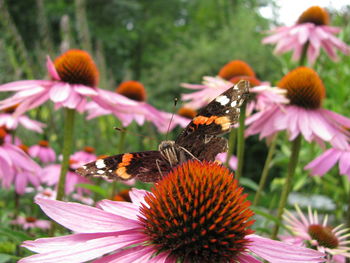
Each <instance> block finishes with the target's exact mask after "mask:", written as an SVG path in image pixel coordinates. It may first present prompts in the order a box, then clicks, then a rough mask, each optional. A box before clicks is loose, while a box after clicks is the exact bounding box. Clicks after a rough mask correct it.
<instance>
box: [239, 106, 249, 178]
mask: <svg viewBox="0 0 350 263" xmlns="http://www.w3.org/2000/svg"><path fill="white" fill-rule="evenodd" d="M246 108H247V101H244V102H243V104H242V106H241V114H240V115H239V127H238V134H237V158H238V165H237V171H236V179H237V180H238V179H239V178H240V177H241V175H242V171H243V159H244V130H245V112H246Z"/></svg>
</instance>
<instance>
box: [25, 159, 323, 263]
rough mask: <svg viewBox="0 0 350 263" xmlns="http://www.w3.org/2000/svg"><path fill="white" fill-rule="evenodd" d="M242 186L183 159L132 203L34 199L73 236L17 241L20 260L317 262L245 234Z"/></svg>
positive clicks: (210, 166) (217, 169)
mask: <svg viewBox="0 0 350 263" xmlns="http://www.w3.org/2000/svg"><path fill="white" fill-rule="evenodd" d="M242 191H243V188H241V187H239V186H238V182H237V180H235V179H234V176H233V174H232V173H230V172H229V170H228V169H227V168H225V167H222V166H220V165H218V164H215V163H206V162H204V163H201V162H198V161H190V162H187V163H184V164H182V165H181V166H178V167H177V168H175V169H174V170H173V171H172V172H170V173H169V174H168V175H167V176H166V177H164V179H163V180H162V181H160V182H158V183H157V184H156V185H155V187H154V189H153V191H152V192H146V191H141V190H133V191H132V192H131V193H130V197H131V200H132V203H128V202H117V201H110V200H104V201H101V202H100V203H99V208H95V207H89V206H85V205H81V204H76V203H65V202H61V201H54V200H47V199H38V200H37V203H38V204H39V205H40V206H41V208H42V209H43V211H44V212H45V213H46V214H47V215H48V216H49V217H51V218H52V219H53V220H55V221H57V222H58V223H60V224H61V225H63V226H65V227H67V228H68V229H70V230H72V231H74V234H72V235H67V236H61V237H54V238H41V239H37V240H34V241H25V242H24V243H23V246H24V247H26V248H28V249H30V250H32V251H34V252H36V253H38V254H36V255H33V256H30V257H27V258H23V259H21V260H20V261H19V262H20V263H28V262H46V263H50V262H55V263H56V262H86V261H89V260H93V259H96V258H98V259H97V260H95V261H94V262H120V263H123V262H124V263H127V262H128V263H131V262H133V263H137V262H139V263H141V262H168V263H171V262H172V263H175V262H177V261H178V260H182V261H184V262H242V263H248V262H250V263H253V262H254V263H257V262H261V261H260V260H259V259H257V258H256V257H259V258H263V259H266V260H268V261H269V262H272V263H292V262H293V263H296V262H309V263H311V262H323V261H324V260H323V256H324V254H323V253H321V252H318V251H315V250H311V249H307V248H302V247H297V246H293V245H288V244H285V243H282V242H279V241H275V240H270V239H267V238H263V237H260V236H257V235H254V234H253V231H252V230H251V229H250V226H251V225H252V224H253V223H254V221H253V220H251V216H252V215H253V212H252V211H251V210H250V208H249V205H250V204H249V202H248V201H247V200H246V195H245V194H242Z"/></svg>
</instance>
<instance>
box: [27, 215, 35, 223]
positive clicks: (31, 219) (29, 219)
mask: <svg viewBox="0 0 350 263" xmlns="http://www.w3.org/2000/svg"><path fill="white" fill-rule="evenodd" d="M36 220H37V219H36V218H35V217H32V216H27V217H26V221H27V223H34V222H36Z"/></svg>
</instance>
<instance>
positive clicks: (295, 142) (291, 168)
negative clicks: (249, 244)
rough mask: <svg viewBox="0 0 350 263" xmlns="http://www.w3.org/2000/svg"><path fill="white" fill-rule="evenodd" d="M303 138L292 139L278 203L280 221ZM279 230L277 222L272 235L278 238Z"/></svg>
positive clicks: (273, 237)
mask: <svg viewBox="0 0 350 263" xmlns="http://www.w3.org/2000/svg"><path fill="white" fill-rule="evenodd" d="M301 139H302V136H301V135H298V137H296V138H295V139H294V140H293V141H292V152H291V156H290V159H289V163H288V172H287V177H286V181H285V183H284V186H283V189H282V194H281V199H280V203H279V205H278V211H277V219H278V220H279V221H280V220H281V218H282V215H283V212H284V207H285V206H286V203H287V199H288V195H289V192H290V190H291V188H292V181H293V176H294V173H295V168H296V167H297V164H298V159H299V152H300V146H301ZM278 230H279V224H276V225H275V227H274V229H273V231H272V235H271V238H272V239H276V237H277V234H278Z"/></svg>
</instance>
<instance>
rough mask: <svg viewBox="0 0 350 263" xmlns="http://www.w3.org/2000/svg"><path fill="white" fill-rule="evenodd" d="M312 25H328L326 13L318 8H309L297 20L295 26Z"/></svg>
mask: <svg viewBox="0 0 350 263" xmlns="http://www.w3.org/2000/svg"><path fill="white" fill-rule="evenodd" d="M303 23H313V24H315V25H318V26H321V25H328V24H329V15H328V13H327V11H326V10H325V9H323V8H321V7H319V6H311V7H310V8H308V9H306V10H305V11H304V12H303V13H302V14H301V15H300V16H299V18H298V21H297V24H303Z"/></svg>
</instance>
